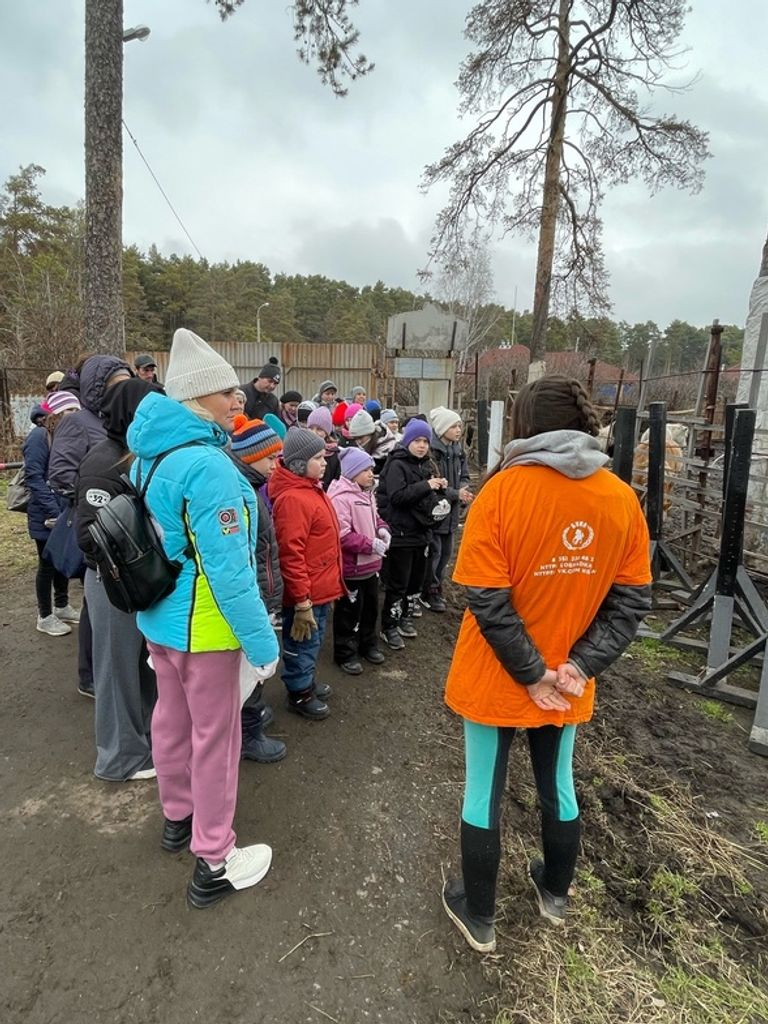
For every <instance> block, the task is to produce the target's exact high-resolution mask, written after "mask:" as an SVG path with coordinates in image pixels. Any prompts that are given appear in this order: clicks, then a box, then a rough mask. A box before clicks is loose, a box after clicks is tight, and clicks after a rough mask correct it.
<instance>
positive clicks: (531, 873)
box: [528, 860, 568, 927]
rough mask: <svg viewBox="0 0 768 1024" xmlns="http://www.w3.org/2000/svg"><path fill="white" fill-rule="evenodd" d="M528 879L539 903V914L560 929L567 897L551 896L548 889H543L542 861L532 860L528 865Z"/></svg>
mask: <svg viewBox="0 0 768 1024" xmlns="http://www.w3.org/2000/svg"><path fill="white" fill-rule="evenodd" d="M528 877H529V878H530V880H531V885H532V886H533V888H534V889H535V890H536V899H537V900H538V903H539V913H540V914H541V916H542V917H544V918H546V919H547V921H549V922H550V923H551V924H556V925H558V926H559V927H562V926H563V925H564V924H565V912H566V910H567V909H568V897H567V896H553V895H552V893H551V892H550V891H549V889H546V888H545V887H544V861H543V860H532V861H531V863H530V864H529V865H528Z"/></svg>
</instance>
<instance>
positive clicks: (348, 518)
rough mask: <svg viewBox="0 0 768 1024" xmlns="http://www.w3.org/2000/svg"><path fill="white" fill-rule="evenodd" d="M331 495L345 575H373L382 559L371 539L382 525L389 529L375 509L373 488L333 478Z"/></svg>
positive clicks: (346, 576) (379, 566) (353, 576)
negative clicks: (339, 536)
mask: <svg viewBox="0 0 768 1024" xmlns="http://www.w3.org/2000/svg"><path fill="white" fill-rule="evenodd" d="M328 497H329V498H330V499H331V501H332V503H333V507H334V509H335V510H336V516H337V518H338V520H339V530H340V535H341V555H342V559H343V562H344V576H345V578H349V579H356V578H358V577H361V576H372V575H373V573H375V572H378V571H379V569H381V558H379V556H378V555H376V554H374V553H373V547H372V544H371V542H372V541H373V539H374V538H375V537H376V534H377V532H378V531H379V530H380V529H381V528H382V527H383V528H384V529H385V530H386V529H388V527H387V524H386V523H385V522H384V520H383V519H382V518H381V516H380V515H379V512H378V509H377V508H376V498H375V497H374V494H373V491H364V490H363V489H362V487H358V485H357V484H356V483H354V481H352V480H347V478H346V477H343V476H342V477H340V478H339V479H338V480H333V481H331V484H330V486H329V487H328Z"/></svg>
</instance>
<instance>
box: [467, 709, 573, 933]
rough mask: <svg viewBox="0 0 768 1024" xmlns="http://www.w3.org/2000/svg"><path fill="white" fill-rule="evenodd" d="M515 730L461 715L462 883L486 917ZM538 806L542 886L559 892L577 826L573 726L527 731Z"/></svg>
mask: <svg viewBox="0 0 768 1024" xmlns="http://www.w3.org/2000/svg"><path fill="white" fill-rule="evenodd" d="M516 731H517V730H516V729H509V728H501V727H497V726H490V725H478V724H477V723H476V722H470V721H468V720H467V719H464V753H465V763H466V785H465V790H464V806H463V809H462V815H461V818H462V821H461V849H462V866H463V870H464V887H465V892H466V894H467V901H468V904H469V907H470V910H471V911H472V912H473V913H476V914H477V915H478V916H481V917H492V916H493V912H494V907H495V902H496V876H497V874H498V869H499V861H500V856H501V843H500V820H501V801H502V797H503V794H504V786H505V783H506V777H507V764H508V761H509V751H510V747H511V746H512V740H513V739H514V736H515V733H516ZM526 732H527V735H528V746H529V749H530V753H531V764H532V766H533V775H534V778H535V780H536V789H537V791H538V795H539V804H540V807H541V834H542V846H543V849H544V863H545V869H546V870H545V876H544V884H545V885H546V887H547V889H549V891H550V892H552V893H553V894H554V895H556V896H565V895H566V894H567V892H568V887H569V885H570V884H571V881H572V879H573V872H574V868H575V865H576V855H577V853H578V848H579V838H580V834H581V826H580V819H579V806H578V803H577V801H576V791H575V789H574V786H573V746H574V742H575V739H576V726H575V725H566V726H563V727H562V728H558V727H557V726H554V725H544V726H540V727H539V728H537V729H527V730H526Z"/></svg>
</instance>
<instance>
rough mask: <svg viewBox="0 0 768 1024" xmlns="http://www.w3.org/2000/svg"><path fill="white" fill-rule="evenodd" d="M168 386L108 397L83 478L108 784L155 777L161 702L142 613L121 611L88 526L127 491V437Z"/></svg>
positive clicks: (79, 520) (82, 533)
mask: <svg viewBox="0 0 768 1024" xmlns="http://www.w3.org/2000/svg"><path fill="white" fill-rule="evenodd" d="M153 391H157V392H160V393H161V394H162V388H160V387H159V386H158V385H157V384H153V383H151V382H149V381H146V380H138V379H134V380H130V379H129V380H121V381H119V382H118V383H117V384H115V385H114V386H113V387H110V388H109V389H108V391H107V392H106V394H105V395H104V397H103V399H102V402H101V414H102V421H103V423H104V427H105V430H106V435H107V436H106V438H105V439H104V440H103V441H100V442H99V443H98V444H97V445H94V447H93V448H91V450H90V451H89V452H88V454H87V455H86V456H85V458H84V459H83V461H82V462H81V464H80V470H79V472H78V476H77V490H76V501H77V516H76V519H75V523H76V528H77V540H78V543H79V545H80V547H81V549H82V551H83V554H84V555H85V561H86V565H87V569H86V571H85V595H86V600H87V602H88V607H89V609H90V616H91V622H92V625H93V683H94V693H95V697H96V714H95V716H94V727H95V733H96V765H95V767H94V769H93V773H94V775H95V776H96V777H97V778H99V779H104V780H105V781H107V782H124V781H126V780H129V779H144V778H153V777H154V775H155V772H154V767H153V765H152V751H151V745H150V738H149V726H150V719H151V716H152V709H153V708H154V706H155V701H156V699H157V683H156V681H155V673H154V672H153V671H152V669H151V668H150V667H149V665H148V664H147V647H146V644H145V642H144V637H143V636H142V635H141V633H140V632H139V630H138V628H137V626H136V616H135V614H132V615H129V614H127V613H126V612H123V611H120V609H119V608H115V607H114V605H112V604H111V603H110V601H109V598H108V597H107V595H106V592H105V590H104V585H103V584H102V582H101V578H100V577H99V574H98V572H97V566H96V558H95V555H96V547H95V544H94V542H93V538H92V537H91V535H90V533H89V531H88V527H89V526H90V524H91V523H92V522H93V521H94V519H95V518H96V515H97V513H98V511H99V509H100V508H102V507H103V506H104V505H106V504H108V502H109V501H110V500H111V499H112V498H114V497H115V495H117V494H122V493H123V492H124V491H125V490H126V486H125V482H124V480H123V475H124V474H125V475H126V476H127V474H128V467H129V465H130V463H131V461H132V457H131V455H130V453H129V451H128V446H127V445H126V442H125V433H126V431H127V430H128V427H129V426H130V424H131V422H132V420H133V417H134V414H135V412H136V409H137V408H138V406H139V403H140V402H141V401H142V399H143V398H145V397H146V396H147V395H148V394H150V393H151V392H153Z"/></svg>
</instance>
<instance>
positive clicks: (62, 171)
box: [0, 0, 768, 327]
mask: <svg viewBox="0 0 768 1024" xmlns="http://www.w3.org/2000/svg"><path fill="white" fill-rule="evenodd" d="M470 6H471V3H470V0H360V7H359V8H358V9H357V11H356V12H354V16H355V19H356V22H357V24H358V25H359V27H360V29H361V32H362V40H361V45H362V48H363V50H364V52H365V53H366V54H367V55H368V56H369V57H370V58H372V59H373V60H375V62H376V70H375V71H374V72H373V74H371V75H370V76H369V77H367V78H365V79H362V80H360V81H359V82H356V83H353V84H352V85H351V87H350V91H349V95H348V96H347V98H346V99H344V100H339V99H336V98H335V97H334V96H333V95H332V93H331V92H330V90H328V89H326V88H323V86H322V85H321V83H320V80H319V78H318V76H317V75H316V73H315V72H314V70H312V69H310V68H307V67H305V66H304V65H302V64H300V63H299V61H298V59H297V58H296V57H295V56H294V46H293V41H292V32H291V21H290V11H289V9H288V4H287V0H247V2H246V3H245V5H244V6H243V7H242V8H241V9H240V11H239V12H238V13H237V15H236V16H235V17H234V18H232V19H231V20H230V21H228V22H227V23H225V24H222V23H221V22H220V21H219V19H218V16H217V15H216V12H215V10H214V9H213V7H212V6H210V5H208V4H206V3H205V2H204V0H125V24H126V26H130V25H135V24H142V23H143V24H147V25H149V26H150V27H151V29H152V35H151V37H150V39H149V40H148V41H147V42H145V43H139V42H132V43H130V44H127V45H126V48H125V104H124V115H125V120H126V122H127V124H128V126H129V127H130V129H131V131H132V132H133V133H134V135H135V136H136V137H137V140H138V142H139V144H140V146H141V148H142V150H143V152H144V153H145V155H146V156H147V158H148V160H149V162H150V163H151V165H152V167H153V168H154V170H155V173H156V174H157V175H158V177H159V179H160V181H161V182H162V184H163V186H164V188H165V189H166V191H167V192H168V194H169V196H170V198H171V200H172V202H173V204H174V206H175V207H176V208H177V210H178V211H179V213H180V214H181V217H182V219H183V220H184V222H185V223H186V226H187V228H188V229H189V231H190V233H191V235H192V237H193V239H194V241H195V243H196V244H197V246H198V247H199V249H200V250H201V251H202V253H203V254H204V255H205V256H206V257H207V258H208V259H209V260H212V261H216V260H225V259H226V260H235V259H251V260H256V261H260V262H263V263H265V264H267V266H269V267H270V269H271V270H272V271H273V272H278V271H285V272H288V273H302V274H311V273H320V274H325V275H327V276H329V277H337V278H343V279H345V280H347V281H349V282H350V283H352V284H355V285H364V284H373V283H375V282H376V280H378V279H381V280H383V281H384V282H385V283H386V284H388V285H401V286H404V287H409V288H414V289H417V288H418V287H419V285H418V281H417V279H416V276H415V272H416V270H417V269H418V268H419V267H421V266H423V265H424V260H425V254H426V250H427V245H428V242H429V238H430V235H431V232H432V225H433V222H434V217H435V214H436V212H437V211H438V209H439V208H440V206H441V205H442V199H443V198H444V197H443V196H441V195H439V194H438V193H437V192H435V193H431V194H429V195H427V196H424V195H422V194H421V193H420V191H419V188H418V185H419V180H420V178H421V173H422V170H423V168H424V166H425V164H427V163H429V162H431V161H433V160H435V159H437V158H438V157H439V156H440V155H441V153H442V152H443V150H444V148H445V147H446V146H447V145H448V144H450V143H451V142H453V141H455V140H456V139H457V138H459V137H460V135H461V134H463V133H462V127H461V122H460V121H459V120H458V117H457V113H456V109H457V99H458V94H457V92H456V89H455V87H454V84H453V83H454V81H455V79H456V76H457V72H458V67H459V64H460V61H461V59H462V57H463V56H464V54H465V52H466V49H467V44H466V41H465V40H464V38H463V23H464V17H465V15H466V13H467V11H468V9H469V8H470ZM693 8H694V10H693V12H692V14H691V15H690V16H689V20H688V27H687V31H686V34H685V41H686V42H687V43H688V44H689V46H690V47H691V52H690V54H689V57H688V61H689V70H690V71H691V72H693V71H700V72H701V76H700V79H699V81H698V84H697V85H696V86H695V88H694V90H693V91H692V92H691V93H690V94H688V95H686V96H684V97H677V98H675V99H673V100H672V101H671V102H672V103H674V106H675V111H676V112H677V113H678V114H680V115H683V116H686V117H688V118H690V119H691V120H693V121H694V122H695V123H697V124H698V125H699V126H700V127H702V128H704V129H705V130H707V131H709V132H710V135H711V148H712V152H713V159H712V160H710V161H708V163H707V180H706V184H705V186H704V189H703V190H702V192H701V193H700V194H699V195H698V196H695V197H690V196H688V195H687V194H685V193H679V192H675V191H666V192H663V193H661V194H660V195H658V196H657V197H655V198H653V199H649V198H648V197H647V195H646V194H645V193H644V192H643V191H642V189H641V188H636V187H634V186H631V185H630V186H627V187H625V188H620V189H616V190H614V191H613V192H612V193H611V195H610V196H609V197H608V200H607V202H606V204H605V206H604V211H603V212H604V222H605V242H606V254H607V264H608V268H609V270H610V273H611V280H612V287H611V297H612V300H613V303H614V316H615V317H616V318H621V319H627V320H629V321H631V322H634V321H638V320H647V319H652V320H655V321H657V322H658V323H659V324H660V325H661V326H662V327H663V326H665V325H666V324H667V323H668V322H669V321H670V320H671V319H673V318H674V317H680V318H681V319H686V320H690V321H691V322H693V323H699V324H704V323H706V322H709V321H711V319H712V318H713V317H719V318H720V320H721V321H722V322H736V323H743V322H744V319H745V316H746V308H747V300H748V296H749V290H750V288H751V285H752V282H753V279H754V277H755V275H756V273H757V268H758V266H759V262H760V251H761V248H762V244H763V241H764V239H765V236H766V229H767V228H768V79H767V78H766V75H765V61H766V57H765V46H766V40H768V3H766V0H739V2H738V4H734V3H733V0H693ZM737 8H738V17H737V16H736V10H737ZM83 11H84V0H29V2H27V3H24V4H22V3H9V2H5V3H2V5H0V95H2V97H3V119H2V133H1V135H0V176H1V177H2V180H5V179H6V178H7V176H8V175H9V174H11V173H14V172H15V171H16V169H17V168H18V166H19V165H25V164H28V163H38V164H42V166H44V167H45V168H46V170H47V176H46V178H45V179H44V184H43V189H44V194H45V197H46V199H47V200H48V201H49V202H52V203H56V204H62V203H68V204H73V203H75V202H76V201H77V200H78V199H80V198H81V197H82V195H83V191H84V184H83V158H82V146H83V124H82V121H83V113H82V111H83V24H84V13H83ZM124 165H125V182H124V185H125V207H124V240H125V242H126V244H130V243H135V244H136V245H138V246H139V247H140V248H143V249H146V248H147V247H148V246H149V245H150V244H151V243H153V242H154V243H155V244H156V245H157V246H158V247H159V248H160V249H161V251H163V252H164V253H171V252H178V253H187V252H193V250H192V248H191V246H190V244H189V242H188V240H187V239H186V238H185V237H184V235H183V233H182V231H181V229H180V228H179V226H178V224H177V223H176V221H175V220H174V219H173V216H172V214H171V212H170V211H169V210H168V208H167V206H166V205H165V203H164V201H163V199H162V198H161V196H160V194H159V193H158V190H157V188H156V186H155V185H154V183H153V182H152V180H151V178H150V177H149V175H148V172H147V170H146V168H145V167H144V165H143V164H142V163H141V161H140V159H139V157H138V154H137V153H136V151H135V150H134V148H133V145H132V144H131V142H130V140H129V139H127V138H126V139H125V149H124ZM494 268H495V288H496V297H497V299H498V301H501V302H503V303H505V304H506V305H511V304H512V301H513V296H514V294H515V289H516V288H517V290H518V306H519V308H524V307H526V306H530V304H531V296H532V291H533V275H534V253H533V251H532V249H531V248H530V247H529V246H528V245H526V244H524V243H523V242H521V241H520V240H518V239H515V238H508V239H506V240H504V241H503V242H500V243H499V244H498V245H497V246H496V248H495V251H494Z"/></svg>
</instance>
